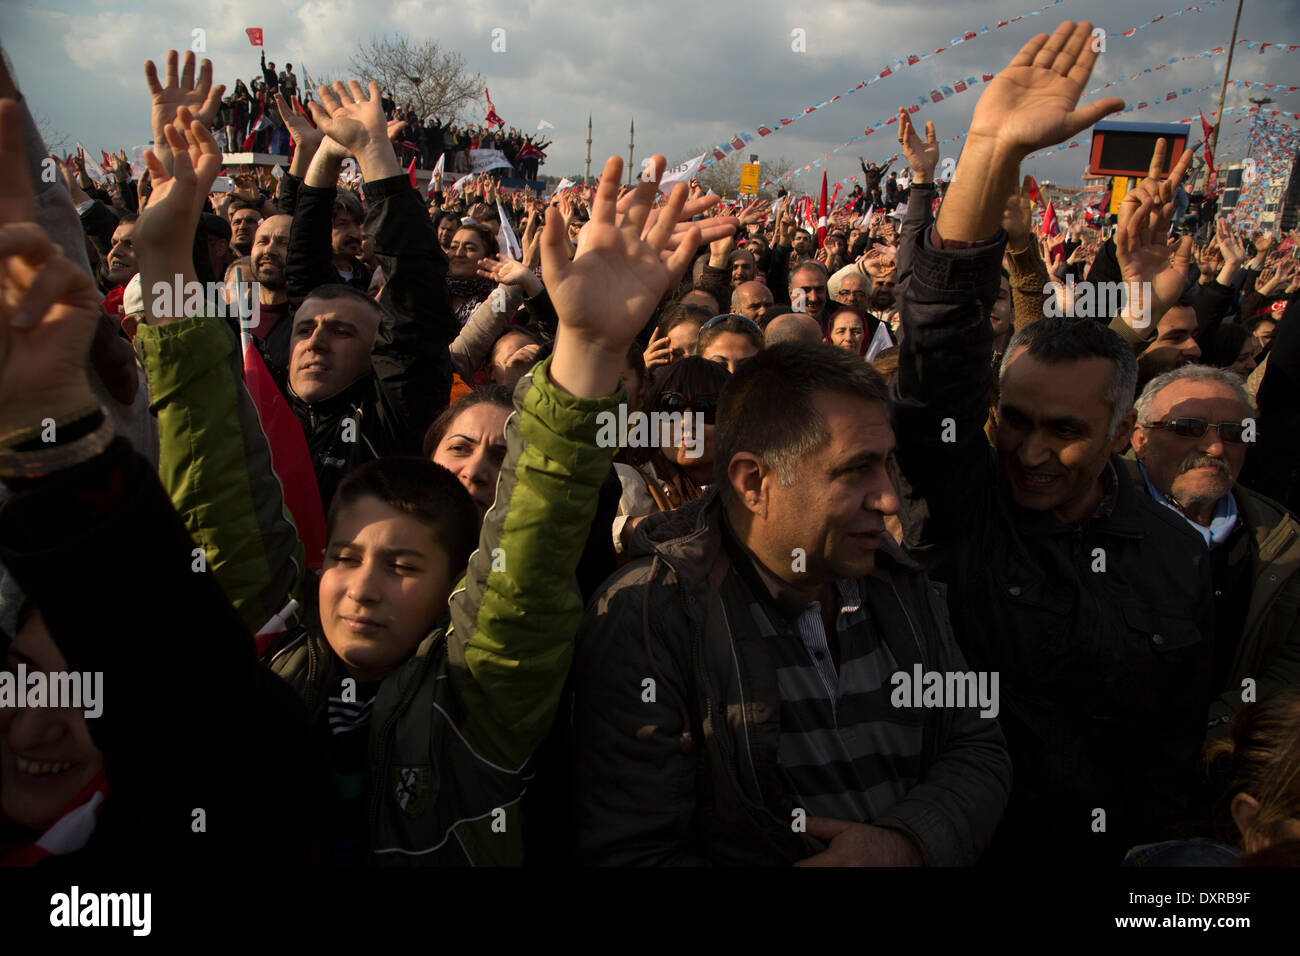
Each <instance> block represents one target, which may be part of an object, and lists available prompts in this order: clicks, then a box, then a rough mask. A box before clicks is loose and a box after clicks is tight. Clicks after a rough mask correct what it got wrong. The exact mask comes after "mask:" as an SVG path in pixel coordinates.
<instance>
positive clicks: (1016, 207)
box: [1002, 176, 1034, 252]
mask: <svg viewBox="0 0 1300 956" xmlns="http://www.w3.org/2000/svg"><path fill="white" fill-rule="evenodd" d="M1031 180H1032V177H1030V176H1026V177H1025V183H1024V186H1023V187H1022V188H1021V189H1018V190H1016V191H1015V192H1013V193H1012V194H1011V195H1010V196H1008V197H1007V206H1006V209H1005V210H1003V212H1002V228H1003V229H1005V230H1006V231H1007V249H1008V250H1010V251H1013V252H1024V251H1025V250H1026V249H1027V248H1029V246H1030V245H1031V244H1032V240H1033V230H1032V226H1031V223H1032V222H1033V218H1034V206H1033V203H1032V202H1030V200H1029V185H1030V182H1031Z"/></svg>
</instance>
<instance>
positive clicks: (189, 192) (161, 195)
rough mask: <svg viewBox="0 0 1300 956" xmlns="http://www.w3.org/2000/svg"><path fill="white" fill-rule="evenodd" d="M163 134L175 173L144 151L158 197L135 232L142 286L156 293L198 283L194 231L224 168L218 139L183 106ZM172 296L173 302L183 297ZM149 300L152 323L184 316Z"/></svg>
mask: <svg viewBox="0 0 1300 956" xmlns="http://www.w3.org/2000/svg"><path fill="white" fill-rule="evenodd" d="M163 135H164V136H166V138H167V146H168V148H169V149H170V150H171V153H172V170H171V171H170V172H168V170H167V169H166V168H164V166H163V164H162V161H161V160H160V159H159V158H158V156H157V154H156V153H154V152H153V151H152V150H146V151H145V154H144V161H145V165H146V166H147V167H148V169H149V174H150V176H152V178H153V193H152V195H150V197H149V205H148V206H147V207H146V208H145V209H144V210H143V211H142V212H141V213H140V218H139V219H138V220H136V224H135V232H134V234H133V238H134V240H135V249H136V258H137V260H138V262H139V266H140V282H141V283H142V285H143V286H144V288H145V289H146V290H150V289H153V288H154V286H155V284H156V283H158V282H162V283H164V284H165V285H168V286H171V285H174V284H175V281H176V279H175V277H176V276H178V275H179V276H181V277H182V278H183V280H184V281H186V282H189V281H192V280H193V281H196V276H195V273H194V261H193V256H192V254H191V248H192V246H193V243H194V230H195V227H196V226H197V225H198V222H199V214H200V213H202V211H203V200H204V199H205V198H206V197H207V195H208V193H209V192H211V190H212V183H213V182H214V181H215V180H216V178H217V173H218V172H220V170H221V150H220V149H218V148H217V143H216V140H215V139H213V138H212V134H211V133H210V132H209V131H208V128H207V127H206V126H205V125H204V124H203V123H202V122H200V121H199V120H198V119H196V118H195V117H194V114H193V113H191V112H190V111H189V110H188V109H187V108H185V107H183V106H182V107H181V108H180V109H178V110H177V111H176V119H175V122H174V123H171V124H170V125H168V126H165V127H163ZM170 298H172V299H173V304H174V300H175V299H177V298H180V296H179V294H178V295H176V296H172V297H170ZM146 301H147V302H148V303H149V305H150V308H149V322H150V324H154V323H160V322H165V321H168V320H175V319H179V318H181V317H182V316H181V315H171V314H165V313H168V312H170V311H175V312H181V311H182V310H181V309H179V308H177V309H174V310H168V309H165V308H162V307H161V304H160V303H159V302H157V300H154V299H153V297H152V296H149V297H147V298H146ZM164 302H165V300H164Z"/></svg>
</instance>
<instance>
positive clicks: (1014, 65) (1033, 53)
mask: <svg viewBox="0 0 1300 956" xmlns="http://www.w3.org/2000/svg"><path fill="white" fill-rule="evenodd" d="M1096 61H1097V54H1096V53H1095V52H1093V45H1092V24H1091V23H1088V22H1087V21H1086V20H1085V21H1083V22H1082V23H1078V24H1075V23H1074V22H1073V21H1071V20H1066V21H1065V22H1064V23H1062V24H1061V25H1060V26H1059V27H1057V28H1056V32H1055V33H1053V34H1052V35H1051V36H1048V35H1047V34H1045V33H1040V34H1038V36H1036V37H1033V38H1032V39H1030V40H1029V42H1027V43H1026V44H1025V45H1024V46H1023V47H1021V49H1020V52H1019V53H1018V54H1016V56H1015V58H1014V59H1013V60H1012V61H1011V63H1010V64H1009V65H1008V66H1007V67H1006V69H1004V70H1002V72H1000V73H999V74H998V75H997V76H995V77H994V78H993V80H992V82H990V83H989V84H988V86H986V87H985V88H984V92H983V94H982V95H981V96H980V99H979V102H978V103H977V104H976V106H975V113H974V115H973V116H972V117H971V125H970V133H969V134H968V137H967V142H968V143H969V142H970V141H971V140H979V139H983V140H987V141H988V142H990V143H993V144H996V146H997V148H998V149H999V150H1004V151H1006V152H1008V153H1009V154H1010V155H1011V156H1013V157H1015V158H1016V160H1017V161H1018V160H1019V159H1021V158H1023V157H1024V156H1027V155H1029V154H1030V153H1032V152H1033V151H1034V150H1036V149H1041V148H1042V147H1044V146H1052V145H1055V144H1056V143H1061V142H1064V141H1065V140H1067V139H1069V138H1070V137H1071V136H1073V135H1074V134H1075V133H1078V132H1080V131H1081V130H1085V129H1087V128H1088V127H1089V126H1092V125H1093V124H1094V123H1096V122H1097V121H1098V120H1100V119H1102V118H1103V117H1105V116H1107V115H1108V114H1110V113H1114V112H1116V111H1117V110H1121V109H1123V108H1124V101H1123V100H1121V99H1118V98H1116V97H1113V96H1111V97H1106V98H1105V99H1101V100H1098V101H1097V102H1095V103H1090V104H1088V105H1087V106H1083V107H1080V106H1079V105H1078V104H1079V98H1080V97H1081V96H1082V95H1083V91H1084V88H1085V87H1086V85H1087V83H1088V77H1089V76H1091V75H1092V67H1093V64H1094V63H1096ZM1000 199H1001V197H999V205H1000Z"/></svg>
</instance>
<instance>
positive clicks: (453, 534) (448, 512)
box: [326, 455, 479, 575]
mask: <svg viewBox="0 0 1300 956" xmlns="http://www.w3.org/2000/svg"><path fill="white" fill-rule="evenodd" d="M362 498H377V499H379V500H380V501H382V502H383V503H384V504H386V505H387V506H388V507H390V508H392V509H394V510H396V511H401V512H403V513H405V514H408V515H410V516H411V517H413V518H415V519H417V520H419V521H421V522H423V523H424V524H426V525H428V526H429V527H430V528H432V529H433V531H434V534H435V535H436V536H437V540H438V544H439V545H440V546H441V547H442V549H443V550H444V551H446V553H447V558H448V564H449V566H450V567H451V569H452V574H453V575H456V574H459V573H460V571H461V570H462V569H463V568H465V566H466V565H468V564H469V556H470V555H471V554H472V553H473V552H474V548H475V547H476V546H477V545H478V533H479V519H478V509H477V508H476V507H475V506H474V500H473V499H472V498H471V497H470V495H469V492H468V491H466V490H465V487H464V486H463V485H462V484H461V483H460V480H459V479H458V478H457V477H456V476H455V475H453V474H452V473H451V472H450V471H448V470H447V469H446V468H443V467H442V466H441V465H435V464H434V463H433V462H431V461H428V460H426V459H424V458H416V457H415V456H414V455H398V456H394V457H390V458H379V459H376V460H375V461H369V462H366V463H365V464H364V465H362V466H361V467H360V468H358V469H357V470H356V471H353V472H351V473H350V474H349V475H348V476H347V477H345V478H344V479H343V481H342V482H340V483H339V486H338V490H337V491H335V492H334V500H333V501H332V502H331V503H330V509H329V518H328V520H327V521H326V529H327V530H328V531H329V532H330V533H332V532H333V530H334V525H335V523H336V522H337V521H338V517H339V514H340V513H341V512H342V511H343V509H344V508H348V507H350V506H352V505H353V504H355V503H356V502H357V501H359V500H360V499H362Z"/></svg>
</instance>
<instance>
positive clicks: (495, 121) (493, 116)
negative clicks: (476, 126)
mask: <svg viewBox="0 0 1300 956" xmlns="http://www.w3.org/2000/svg"><path fill="white" fill-rule="evenodd" d="M483 95H484V96H486V97H487V105H488V112H487V120H486V122H487V124H488V126H505V125H506V123H505V120H503V119H502V118H501V117H500V116H497V108H496V107H495V106H493V105H492V94H491V93H489V92H488V88H487V87H486V86H485V87H483Z"/></svg>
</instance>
